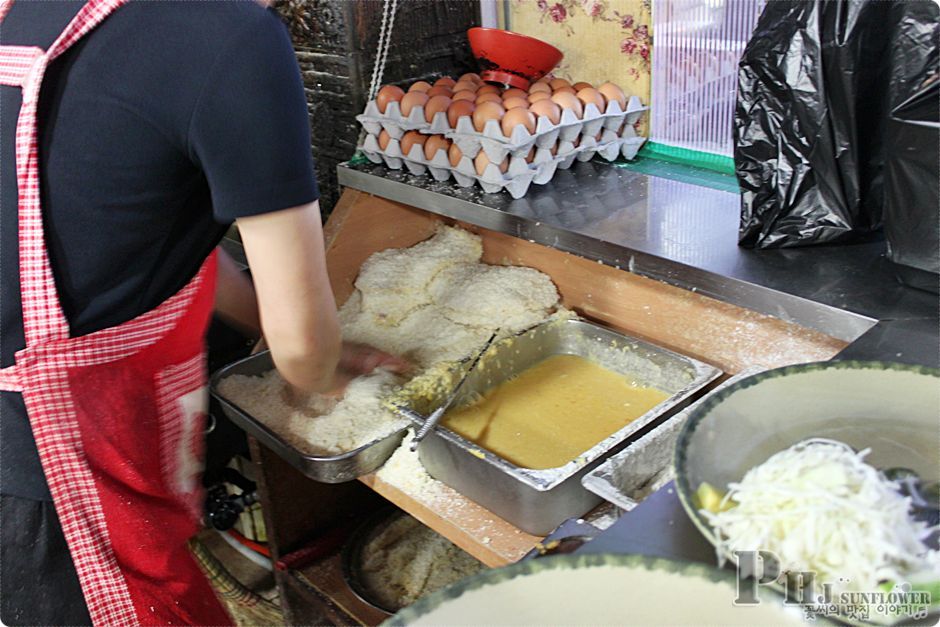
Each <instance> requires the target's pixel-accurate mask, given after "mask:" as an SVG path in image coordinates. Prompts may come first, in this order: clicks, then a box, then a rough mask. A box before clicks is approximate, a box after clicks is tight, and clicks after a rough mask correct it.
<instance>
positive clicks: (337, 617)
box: [290, 553, 390, 625]
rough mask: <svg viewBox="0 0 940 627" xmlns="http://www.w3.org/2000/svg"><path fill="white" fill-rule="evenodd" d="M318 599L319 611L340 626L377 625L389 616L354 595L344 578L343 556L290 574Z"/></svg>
mask: <svg viewBox="0 0 940 627" xmlns="http://www.w3.org/2000/svg"><path fill="white" fill-rule="evenodd" d="M290 574H291V576H293V577H294V578H295V579H296V580H298V581H299V582H301V583H302V584H303V585H304V586H305V587H306V588H307V589H308V590H309V591H310V592H312V593H315V594H316V595H317V596H318V598H317V599H314V601H315V602H317V601H318V602H319V603H320V604H321V605H320V607H319V609H320V611H321V612H322V613H323V614H324V615H325V617H326V618H327V619H328V620H330V621H331V622H333V623H334V624H337V625H350V624H358V625H378V624H379V623H382V622H384V621H385V620H386V619H387V618H388V617H389V616H390V614H387V613H386V612H383V611H382V610H380V609H377V608H375V607H373V606H372V605H370V604H368V603H366V602H364V601H363V600H362V599H360V598H359V597H358V596H356V594H355V593H354V592H353V591H352V589H351V588H350V587H349V585H348V584H347V583H346V579H345V577H344V576H343V567H342V554H341V553H337V554H335V555H332V556H330V557H328V558H326V559H323V560H320V561H318V562H316V563H314V564H311V565H310V566H305V567H304V568H301V569H300V570H294V571H290Z"/></svg>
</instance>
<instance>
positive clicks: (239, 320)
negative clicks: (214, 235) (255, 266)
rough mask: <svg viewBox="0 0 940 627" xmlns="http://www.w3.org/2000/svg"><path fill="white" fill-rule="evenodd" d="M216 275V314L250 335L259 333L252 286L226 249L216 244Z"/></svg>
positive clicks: (255, 301)
mask: <svg viewBox="0 0 940 627" xmlns="http://www.w3.org/2000/svg"><path fill="white" fill-rule="evenodd" d="M218 250H219V276H218V281H217V282H216V287H215V313H216V315H218V316H219V317H220V318H221V319H223V320H225V322H227V323H229V324H230V325H232V326H233V327H235V328H236V329H238V330H239V331H241V332H242V333H244V334H246V335H248V336H249V337H253V338H258V337H259V336H260V335H261V319H260V317H259V316H258V299H257V298H256V297H255V288H254V286H253V285H252V284H251V279H249V278H248V273H247V272H242V271H241V269H239V267H238V265H236V263H235V260H233V259H232V258H231V257H230V256H229V254H228V253H227V252H225V251H224V250H223V249H222V247H221V246H220V247H219V249H218Z"/></svg>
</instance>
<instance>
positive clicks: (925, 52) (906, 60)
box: [884, 2, 940, 292]
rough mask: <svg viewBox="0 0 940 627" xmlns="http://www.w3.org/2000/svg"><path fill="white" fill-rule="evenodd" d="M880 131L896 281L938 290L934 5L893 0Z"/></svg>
mask: <svg viewBox="0 0 940 627" xmlns="http://www.w3.org/2000/svg"><path fill="white" fill-rule="evenodd" d="M892 11H893V12H894V14H895V19H893V20H892V24H893V26H894V33H893V34H892V37H891V39H892V41H893V42H896V43H899V42H904V45H895V46H894V47H893V48H892V50H891V67H892V68H893V70H892V76H891V82H890V84H889V89H888V100H889V106H890V108H891V110H890V113H889V116H888V123H887V128H886V132H885V207H884V212H885V235H886V237H887V240H888V258H889V259H890V260H891V261H892V262H894V263H895V264H897V269H898V274H899V276H900V277H901V280H902V281H904V282H905V283H907V284H909V285H913V286H914V287H920V288H922V289H929V290H931V291H934V292H936V291H938V289H940V277H938V274H940V176H938V174H940V75H938V73H940V7H938V6H937V5H936V4H934V3H933V2H898V3H896V4H895V6H894V7H892Z"/></svg>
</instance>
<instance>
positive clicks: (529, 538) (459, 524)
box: [360, 473, 542, 567]
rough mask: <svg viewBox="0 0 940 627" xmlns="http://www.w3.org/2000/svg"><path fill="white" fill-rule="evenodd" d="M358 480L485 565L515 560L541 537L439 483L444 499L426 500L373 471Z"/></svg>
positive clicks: (530, 548)
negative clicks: (523, 529) (405, 490)
mask: <svg viewBox="0 0 940 627" xmlns="http://www.w3.org/2000/svg"><path fill="white" fill-rule="evenodd" d="M360 480H361V481H362V482H363V483H365V484H366V485H367V486H369V487H371V488H372V489H373V490H375V491H376V492H378V493H379V494H381V495H382V496H384V497H385V498H386V499H388V500H389V501H391V502H392V503H394V504H395V505H397V506H398V507H400V508H401V509H403V510H405V511H406V512H408V513H409V514H411V515H412V516H414V517H415V518H417V519H418V520H419V521H421V522H422V523H424V524H425V525H427V526H428V527H430V528H431V529H433V530H434V531H436V532H438V533H439V534H441V535H442V536H444V537H445V538H447V539H448V540H450V541H451V542H453V543H454V544H456V545H457V546H459V547H460V548H462V549H463V550H464V551H466V552H467V553H469V554H470V555H472V556H473V557H475V558H477V559H478V560H480V561H481V562H483V563H484V564H486V565H487V566H492V567H497V566H505V565H506V564H512V563H513V562H517V561H519V559H520V558H522V556H523V555H525V554H526V553H528V552H529V551H530V550H532V549H533V548H534V547H535V545H536V544H537V543H538V542H539V541H540V540H541V539H542V538H541V537H539V536H533V535H531V534H528V533H525V532H524V531H520V530H519V529H518V528H516V527H515V526H513V525H511V524H510V523H508V522H506V521H505V520H503V519H502V518H500V517H499V516H497V515H496V514H494V513H492V512H491V511H489V510H488V509H486V508H484V507H482V506H480V505H477V504H476V503H474V502H473V501H471V500H470V499H468V498H467V497H465V496H463V495H462V494H460V493H458V492H456V491H455V490H452V489H450V488H448V487H447V486H442V491H445V492H446V494H447V495H446V498H445V499H443V500H442V499H440V498H438V499H435V500H434V501H428V500H427V499H425V498H424V497H423V496H422V495H420V494H408V493H406V492H403V491H402V490H401V489H400V488H398V487H396V486H394V485H392V484H390V483H386V482H385V481H382V480H381V479H379V478H378V477H377V476H376V475H375V474H374V473H373V474H371V475H366V476H365V477H360Z"/></svg>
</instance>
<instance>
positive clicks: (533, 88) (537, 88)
mask: <svg viewBox="0 0 940 627" xmlns="http://www.w3.org/2000/svg"><path fill="white" fill-rule="evenodd" d="M551 93H552V86H551V85H549V84H548V83H547V82H546V81H537V82H535V83H532V84H531V85H529V94H549V95H551Z"/></svg>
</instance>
